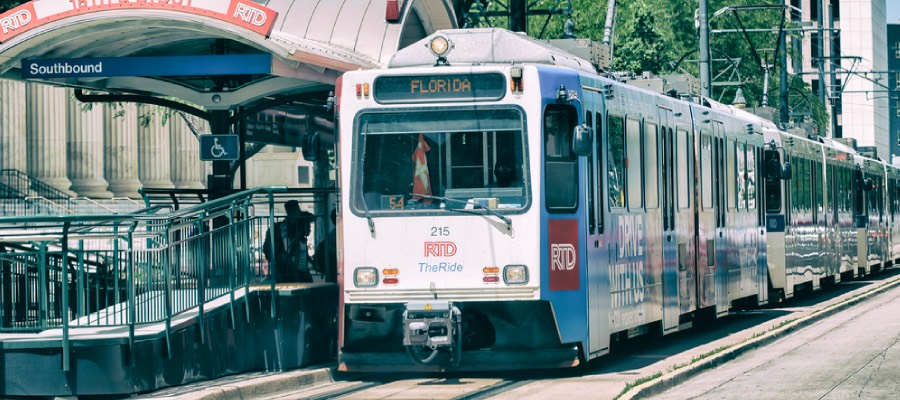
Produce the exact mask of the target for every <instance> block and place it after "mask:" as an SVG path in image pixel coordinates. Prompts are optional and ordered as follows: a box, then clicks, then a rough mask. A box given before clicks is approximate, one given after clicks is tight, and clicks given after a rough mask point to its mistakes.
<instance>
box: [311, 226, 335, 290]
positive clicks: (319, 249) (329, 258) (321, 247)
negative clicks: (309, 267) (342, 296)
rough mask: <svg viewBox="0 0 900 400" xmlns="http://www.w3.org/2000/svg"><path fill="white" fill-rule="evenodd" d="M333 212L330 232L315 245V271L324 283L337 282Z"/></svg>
mask: <svg viewBox="0 0 900 400" xmlns="http://www.w3.org/2000/svg"><path fill="white" fill-rule="evenodd" d="M336 219H337V218H336V216H335V210H331V231H329V232H328V233H327V234H325V237H324V238H323V239H322V240H321V241H320V242H319V244H318V245H316V270H318V271H319V273H320V274H322V276H323V277H324V278H325V282H332V283H334V282H337V230H336V228H337V227H336V225H335V221H336Z"/></svg>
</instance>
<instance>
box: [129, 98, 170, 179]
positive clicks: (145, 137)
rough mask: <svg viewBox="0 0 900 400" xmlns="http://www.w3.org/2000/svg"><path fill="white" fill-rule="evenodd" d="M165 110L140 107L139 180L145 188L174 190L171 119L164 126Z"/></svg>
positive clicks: (156, 107) (154, 107)
mask: <svg viewBox="0 0 900 400" xmlns="http://www.w3.org/2000/svg"><path fill="white" fill-rule="evenodd" d="M164 112H166V110H165V109H163V108H161V107H158V106H152V105H150V106H147V105H145V106H139V107H138V113H139V114H140V115H141V119H140V121H141V122H140V124H139V126H138V178H140V180H141V183H142V184H143V185H144V187H145V188H154V189H172V188H174V187H175V185H173V184H172V179H171V178H170V176H171V175H170V172H169V148H170V147H171V146H169V127H168V125H169V124H170V123H171V118H170V119H169V120H168V121H166V125H163V122H162V121H163V118H162V116H163V113H164Z"/></svg>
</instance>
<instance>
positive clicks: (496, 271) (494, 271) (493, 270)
mask: <svg viewBox="0 0 900 400" xmlns="http://www.w3.org/2000/svg"><path fill="white" fill-rule="evenodd" d="M482 271H484V273H485V274H499V273H500V268H497V267H484V268H483V269H482Z"/></svg>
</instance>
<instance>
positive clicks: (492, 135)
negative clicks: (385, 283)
mask: <svg viewBox="0 0 900 400" xmlns="http://www.w3.org/2000/svg"><path fill="white" fill-rule="evenodd" d="M355 129H356V135H355V138H356V140H355V142H354V144H353V145H354V154H355V156H354V157H355V159H354V167H353V174H354V178H353V180H352V181H353V187H352V189H351V204H352V205H353V208H354V209H355V211H356V212H357V213H359V214H361V215H368V216H377V215H385V214H390V215H397V214H404V215H408V214H409V213H414V214H419V213H428V214H434V213H453V214H465V211H469V212H478V210H482V209H483V208H489V209H491V210H493V211H495V212H501V213H506V212H509V213H515V212H521V211H523V210H524V209H525V208H527V207H528V205H529V203H530V198H531V197H530V195H529V187H530V184H529V183H528V177H529V171H528V163H527V153H526V149H525V143H527V141H526V140H525V134H526V132H525V120H524V113H523V112H522V111H521V110H519V109H517V108H485V107H478V108H454V109H446V108H442V109H440V110H423V109H417V110H409V109H405V110H389V111H382V110H379V111H372V112H364V113H362V114H360V115H359V116H358V117H357V118H356V121H355ZM459 211H464V212H462V213H461V212H459Z"/></svg>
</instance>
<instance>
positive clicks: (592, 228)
mask: <svg viewBox="0 0 900 400" xmlns="http://www.w3.org/2000/svg"><path fill="white" fill-rule="evenodd" d="M584 123H585V125H587V126H589V127H591V128H592V129H593V128H594V118H593V113H591V111H590V110H587V111H585V112H584ZM594 132H598V131H597V130H596V129H594ZM593 136H594V137H593V138H591V139H592V140H594V142H596V141H597V139H598V137H599V136H600V135H593ZM592 153H593V154H592V155H591V156H589V157H587V182H588V183H587V196H586V197H587V203H588V204H587V212H588V232H590V233H591V234H592V235H593V234H596V233H597V219H596V215H597V214H596V210H595V207H594V199H595V198H596V197H597V196H596V194H597V190H598V189H597V182H596V181H595V177H596V176H595V175H594V159H595V157H596V155H597V153H596V152H592Z"/></svg>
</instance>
